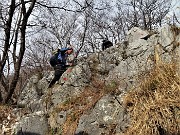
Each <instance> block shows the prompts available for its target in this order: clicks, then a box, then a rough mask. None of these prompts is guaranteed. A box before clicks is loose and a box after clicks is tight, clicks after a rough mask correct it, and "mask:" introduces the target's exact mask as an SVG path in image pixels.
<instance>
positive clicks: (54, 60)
mask: <svg viewBox="0 0 180 135" xmlns="http://www.w3.org/2000/svg"><path fill="white" fill-rule="evenodd" d="M61 61H62V56H61V52H60V51H58V52H56V53H55V54H54V55H52V56H51V58H50V61H49V62H50V65H51V66H52V67H54V66H55V65H56V64H57V63H58V62H61Z"/></svg>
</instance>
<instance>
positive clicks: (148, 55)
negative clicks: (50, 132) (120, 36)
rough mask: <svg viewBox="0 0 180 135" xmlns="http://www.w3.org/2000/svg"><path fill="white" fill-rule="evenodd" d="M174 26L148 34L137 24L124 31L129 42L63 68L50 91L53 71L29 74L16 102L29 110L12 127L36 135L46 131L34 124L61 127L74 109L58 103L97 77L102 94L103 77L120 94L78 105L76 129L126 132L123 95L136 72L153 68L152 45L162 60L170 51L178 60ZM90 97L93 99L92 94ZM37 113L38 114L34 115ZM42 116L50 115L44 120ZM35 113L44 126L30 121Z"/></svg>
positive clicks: (93, 133)
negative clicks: (126, 31) (35, 74)
mask: <svg viewBox="0 0 180 135" xmlns="http://www.w3.org/2000/svg"><path fill="white" fill-rule="evenodd" d="M177 29H178V28H172V27H170V26H166V27H164V28H161V29H159V30H158V32H156V33H149V32H147V31H143V30H141V29H139V28H137V27H135V28H133V29H131V30H130V31H129V32H128V35H127V38H126V39H127V41H124V42H122V43H119V44H117V45H116V46H113V47H111V48H108V49H107V50H105V51H104V52H100V53H95V54H92V55H91V56H90V57H89V58H87V59H84V60H83V61H80V62H79V63H78V65H76V66H75V67H73V69H69V70H67V71H66V72H65V73H64V74H63V76H62V77H61V79H60V80H59V82H58V83H57V84H56V85H54V87H53V88H52V89H47V86H48V83H49V81H50V80H51V79H52V77H53V72H48V73H46V74H44V77H43V78H40V79H39V78H38V77H37V76H33V77H32V78H31V79H30V81H29V82H28V83H27V85H26V87H25V88H24V89H23V91H22V94H21V96H20V98H19V101H18V104H19V106H26V107H28V108H30V110H31V112H32V113H30V114H28V116H24V117H21V119H20V120H19V125H18V124H17V126H16V130H17V129H19V128H20V127H23V128H22V130H23V131H26V130H25V129H30V130H31V131H35V133H37V134H40V135H44V134H43V133H44V132H46V130H45V129H44V130H43V133H42V132H40V131H38V130H37V129H36V126H34V125H39V124H40V125H47V124H49V126H50V128H51V129H56V130H57V128H58V127H61V128H63V126H64V125H65V124H66V121H67V120H68V115H69V114H71V113H73V109H72V107H70V108H69V109H67V108H66V109H64V110H63V109H62V106H63V105H64V104H65V103H67V104H68V102H71V101H70V100H71V99H72V98H73V97H78V96H80V95H81V93H83V92H85V93H86V91H88V88H90V87H91V86H92V85H93V80H98V81H97V82H96V85H98V86H94V87H96V89H95V90H94V93H96V92H97V93H98V92H99V93H101V89H100V87H99V85H101V84H99V83H100V82H101V81H102V82H104V85H103V86H105V85H107V86H108V85H109V84H111V83H112V82H113V81H117V82H118V85H119V86H118V87H117V91H118V92H117V93H116V94H112V93H109V94H108V93H106V94H104V95H101V94H100V95H101V96H99V100H98V101H97V102H95V103H94V105H92V106H93V107H92V106H91V108H90V109H87V110H86V111H84V110H83V109H82V108H83V107H84V106H85V105H84V104H81V103H79V104H81V106H78V107H79V108H80V110H83V111H84V113H82V114H81V115H79V118H78V122H77V123H79V124H78V125H77V128H76V130H75V133H76V134H80V133H87V134H89V135H100V134H106V133H107V134H110V133H112V132H113V133H122V132H124V130H125V129H126V128H127V126H128V122H129V116H128V114H126V108H125V107H124V106H123V105H122V104H123V95H124V94H125V93H127V92H128V90H129V89H131V88H133V87H135V86H136V85H137V83H138V82H137V80H138V76H139V75H143V74H144V72H146V71H147V70H148V69H151V68H152V67H153V64H154V57H155V54H154V48H155V47H157V51H159V54H160V55H161V56H162V59H164V60H166V61H171V60H172V54H174V55H175V56H176V57H175V58H176V59H175V60H176V61H179V60H180V59H179V56H180V45H179V42H180V34H179V33H180V32H178V30H179V29H178V30H177ZM103 86H102V87H103ZM103 88H104V87H103ZM47 93H48V94H49V93H50V95H48V94H47ZM48 96H49V97H48ZM91 98H92V99H93V96H92V97H91ZM91 98H90V97H87V101H88V103H91V102H93V101H91ZM77 99H78V98H77ZM88 103H86V104H88ZM74 104H76V102H74ZM58 108H61V109H58ZM38 111H41V113H40V114H37V113H36V112H38ZM46 115H47V116H49V118H46V117H45V116H46ZM27 117H28V118H29V119H28V122H30V123H31V124H32V125H33V126H31V125H29V124H28V123H27V121H25V119H27ZM34 117H43V119H45V120H44V121H43V124H42V121H38V120H34ZM22 125H23V126H22ZM29 126H31V127H29ZM17 127H18V128H17ZM45 127H46V126H45ZM40 128H41V127H40ZM23 131H22V132H23ZM28 131H29V130H28ZM56 134H58V132H56Z"/></svg>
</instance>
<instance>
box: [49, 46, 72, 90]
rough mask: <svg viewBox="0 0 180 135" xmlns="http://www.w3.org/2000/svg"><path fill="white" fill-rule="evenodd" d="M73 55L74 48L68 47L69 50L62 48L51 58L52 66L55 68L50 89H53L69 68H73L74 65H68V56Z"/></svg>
mask: <svg viewBox="0 0 180 135" xmlns="http://www.w3.org/2000/svg"><path fill="white" fill-rule="evenodd" d="M72 53H73V48H72V47H68V48H62V49H58V50H57V53H56V54H55V55H54V56H53V57H51V59H50V64H51V66H53V68H54V71H55V72H54V78H53V79H52V81H51V82H50V84H49V88H51V87H52V86H53V85H54V84H55V83H56V81H58V80H59V79H60V77H61V76H62V74H63V73H64V72H65V71H66V69H67V67H69V66H72V63H68V64H67V62H66V61H67V57H68V55H70V54H72Z"/></svg>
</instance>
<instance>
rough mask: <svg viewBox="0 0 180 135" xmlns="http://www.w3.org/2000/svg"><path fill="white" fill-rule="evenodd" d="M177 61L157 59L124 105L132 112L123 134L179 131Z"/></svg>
mask: <svg viewBox="0 0 180 135" xmlns="http://www.w3.org/2000/svg"><path fill="white" fill-rule="evenodd" d="M178 73H179V69H178V64H177V63H162V62H158V63H157V65H156V66H155V68H154V69H153V70H152V71H151V72H150V73H148V74H147V75H146V76H145V77H144V79H143V81H142V82H141V83H140V85H139V87H137V88H135V89H133V90H131V91H130V92H129V93H128V94H127V95H126V97H125V98H124V99H125V105H126V106H127V110H128V112H129V113H130V115H131V125H130V127H129V128H128V130H127V132H126V133H125V134H126V135H179V134H180V76H179V75H178Z"/></svg>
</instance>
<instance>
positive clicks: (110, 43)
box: [102, 39, 113, 51]
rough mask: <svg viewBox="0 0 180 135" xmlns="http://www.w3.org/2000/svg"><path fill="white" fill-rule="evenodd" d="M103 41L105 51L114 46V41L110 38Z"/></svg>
mask: <svg viewBox="0 0 180 135" xmlns="http://www.w3.org/2000/svg"><path fill="white" fill-rule="evenodd" d="M102 42H103V43H102V50H103V51H104V50H106V49H107V48H109V47H111V46H113V43H112V42H111V41H109V40H108V39H104V40H103V41H102Z"/></svg>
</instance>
